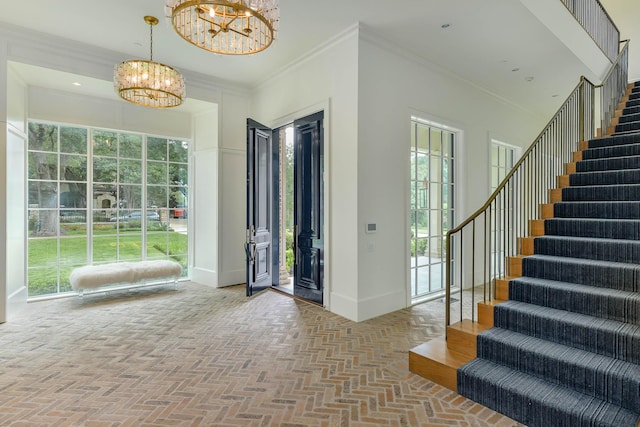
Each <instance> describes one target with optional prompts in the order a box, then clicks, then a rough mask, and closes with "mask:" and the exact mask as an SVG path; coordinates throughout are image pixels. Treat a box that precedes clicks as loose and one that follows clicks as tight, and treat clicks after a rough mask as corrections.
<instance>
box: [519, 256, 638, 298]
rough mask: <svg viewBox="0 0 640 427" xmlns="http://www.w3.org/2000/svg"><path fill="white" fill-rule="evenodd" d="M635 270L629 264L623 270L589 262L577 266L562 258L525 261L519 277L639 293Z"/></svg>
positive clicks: (534, 258)
mask: <svg viewBox="0 0 640 427" xmlns="http://www.w3.org/2000/svg"><path fill="white" fill-rule="evenodd" d="M636 270H638V267H636V266H634V265H631V264H630V265H628V266H624V268H623V267H617V266H616V267H613V266H608V265H602V264H598V263H596V262H588V261H587V262H585V263H584V264H578V263H575V262H569V261H567V260H562V259H561V258H559V259H558V260H557V261H550V260H547V259H544V260H543V259H539V258H536V257H527V258H524V260H523V262H522V276H525V277H534V278H538V279H547V280H556V281H558V282H569V283H577V284H581V285H590V286H598V287H601V288H607V289H618V290H622V291H630V292H638V291H639V290H640V277H639V276H640V274H638V272H637V271H636Z"/></svg>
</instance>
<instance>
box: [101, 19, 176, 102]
mask: <svg viewBox="0 0 640 427" xmlns="http://www.w3.org/2000/svg"><path fill="white" fill-rule="evenodd" d="M144 22H146V23H147V24H149V28H150V32H151V36H150V39H151V43H150V58H149V61H145V60H140V59H133V60H129V61H124V62H122V63H120V64H118V65H116V66H115V69H114V73H113V74H114V76H113V81H114V87H115V89H116V91H117V92H118V94H119V95H120V97H121V98H122V99H124V100H126V101H129V102H132V103H134V104H138V105H142V106H144V107H154V108H169V107H177V106H178V105H180V104H182V101H183V99H184V98H185V88H184V79H183V78H182V75H181V74H180V72H179V71H177V70H175V69H173V68H171V67H169V66H168V65H164V64H160V63H158V62H153V26H154V25H156V24H157V23H158V19H157V18H155V17H153V16H145V17H144Z"/></svg>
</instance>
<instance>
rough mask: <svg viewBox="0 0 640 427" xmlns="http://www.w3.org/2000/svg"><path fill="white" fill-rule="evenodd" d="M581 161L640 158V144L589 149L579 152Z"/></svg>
mask: <svg viewBox="0 0 640 427" xmlns="http://www.w3.org/2000/svg"><path fill="white" fill-rule="evenodd" d="M580 153H581V154H580V158H579V159H576V161H582V160H597V159H608V158H612V157H625V156H640V144H625V145H618V146H612V147H600V148H589V149H588V150H583V151H581V152H580Z"/></svg>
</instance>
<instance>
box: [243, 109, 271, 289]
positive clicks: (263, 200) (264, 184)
mask: <svg viewBox="0 0 640 427" xmlns="http://www.w3.org/2000/svg"><path fill="white" fill-rule="evenodd" d="M272 143H273V142H272V132H271V129H269V128H268V127H266V126H263V125H261V124H260V123H258V122H256V121H254V120H251V119H247V230H246V241H245V252H246V255H247V282H246V283H247V296H251V295H253V294H254V293H255V292H258V291H261V290H263V289H266V288H268V287H270V286H271V277H272V274H273V264H272V258H273V245H272V241H271V235H272V230H271V228H272V220H271V219H272V212H273V211H272V202H273V201H272V195H273V181H272V179H273V178H272V175H271V174H272V167H273V165H272Z"/></svg>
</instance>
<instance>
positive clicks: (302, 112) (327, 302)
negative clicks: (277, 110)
mask: <svg viewBox="0 0 640 427" xmlns="http://www.w3.org/2000/svg"><path fill="white" fill-rule="evenodd" d="M321 111H323V112H324V115H323V119H322V126H323V127H324V131H323V135H324V141H323V144H324V145H323V156H324V176H323V179H324V224H323V226H324V233H323V234H324V236H323V239H324V255H323V259H324V283H323V287H322V289H323V295H322V304H323V306H324V308H325V309H327V310H329V311H331V295H332V293H331V288H332V286H331V283H332V282H333V280H332V275H331V262H330V261H331V232H330V231H331V216H330V213H331V209H330V207H331V197H330V195H331V179H330V177H331V174H330V173H329V172H330V170H329V169H330V167H331V163H330V162H329V158H330V157H331V138H330V134H331V98H327V99H325V100H323V101H320V102H317V103H314V104H311V105H309V106H307V107H304V108H301V109H299V110H297V111H294V112H292V113H289V114H285V115H284V116H281V117H278V118H276V119H274V120H271V121H270V122H268V125H267V126H269V127H270V128H272V129H277V128H279V127H282V126H286V125H288V124H290V123H293V121H294V120H296V119H301V118H303V117H306V116H309V115H311V114H314V113H319V112H321Z"/></svg>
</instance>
